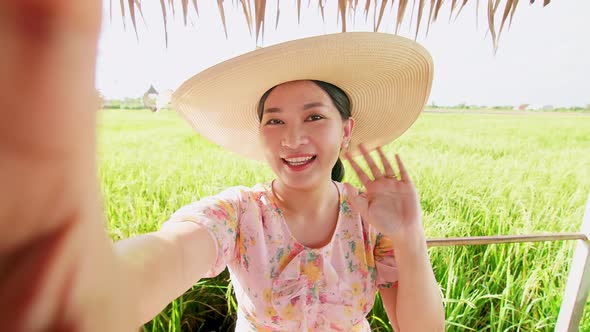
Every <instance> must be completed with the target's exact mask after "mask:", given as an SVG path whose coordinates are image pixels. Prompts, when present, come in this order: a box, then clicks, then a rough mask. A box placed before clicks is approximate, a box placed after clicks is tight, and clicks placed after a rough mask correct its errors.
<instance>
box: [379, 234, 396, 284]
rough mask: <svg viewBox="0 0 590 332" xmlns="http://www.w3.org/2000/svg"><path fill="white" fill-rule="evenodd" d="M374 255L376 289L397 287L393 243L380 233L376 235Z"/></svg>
mask: <svg viewBox="0 0 590 332" xmlns="http://www.w3.org/2000/svg"><path fill="white" fill-rule="evenodd" d="M374 255H375V268H376V270H377V275H376V280H375V282H376V284H377V287H379V288H391V287H397V279H398V276H397V264H396V262H395V253H394V251H393V242H392V241H391V240H390V239H389V238H388V237H386V236H384V235H383V234H381V233H377V237H376V240H375V248H374Z"/></svg>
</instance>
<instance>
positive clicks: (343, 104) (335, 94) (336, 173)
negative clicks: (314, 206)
mask: <svg viewBox="0 0 590 332" xmlns="http://www.w3.org/2000/svg"><path fill="white" fill-rule="evenodd" d="M310 81H311V82H313V83H315V84H316V85H317V86H319V87H320V88H321V89H322V90H324V92H326V93H327V94H328V96H330V99H331V100H332V103H334V106H335V107H336V109H337V110H338V113H340V116H341V117H342V120H348V119H349V118H350V117H351V103H350V99H349V98H348V96H347V95H346V93H345V92H344V91H342V89H340V88H339V87H337V86H335V85H334V84H331V83H327V82H324V81H317V80H310ZM275 87H276V86H275ZM275 87H272V88H270V89H268V91H266V92H265V93H264V94H263V95H262V97H261V98H260V101H259V102H258V109H257V111H258V120H259V121H262V114H263V112H264V103H265V102H266V98H268V95H270V93H271V92H272V90H273V89H274V88H275ZM343 178H344V164H342V160H340V158H338V160H336V164H334V167H332V180H334V181H338V182H340V181H342V179H343Z"/></svg>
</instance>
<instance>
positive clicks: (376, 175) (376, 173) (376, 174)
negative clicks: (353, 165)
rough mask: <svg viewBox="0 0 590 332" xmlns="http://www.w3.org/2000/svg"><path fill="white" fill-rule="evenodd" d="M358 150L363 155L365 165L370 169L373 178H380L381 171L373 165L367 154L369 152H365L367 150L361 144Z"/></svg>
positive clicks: (373, 162)
mask: <svg viewBox="0 0 590 332" xmlns="http://www.w3.org/2000/svg"><path fill="white" fill-rule="evenodd" d="M359 149H360V150H361V153H362V154H363V157H364V158H365V161H366V162H367V165H369V169H371V173H373V177H374V178H375V179H377V178H380V177H382V176H383V174H382V173H381V170H380V169H379V167H377V165H376V164H375V161H374V160H373V158H372V157H371V155H370V154H369V151H367V148H366V147H365V146H364V145H363V144H360V145H359Z"/></svg>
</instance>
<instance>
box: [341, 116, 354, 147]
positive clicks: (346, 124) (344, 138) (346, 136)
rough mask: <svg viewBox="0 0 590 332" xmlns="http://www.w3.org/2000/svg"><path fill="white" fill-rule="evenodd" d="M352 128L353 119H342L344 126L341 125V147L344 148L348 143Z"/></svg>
mask: <svg viewBox="0 0 590 332" xmlns="http://www.w3.org/2000/svg"><path fill="white" fill-rule="evenodd" d="M353 128H354V119H353V118H352V117H350V118H348V119H346V120H344V127H343V131H344V132H343V134H344V135H343V136H342V148H343V149H346V147H347V146H348V144H349V143H350V138H351V136H352V129H353Z"/></svg>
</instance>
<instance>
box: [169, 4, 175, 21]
mask: <svg viewBox="0 0 590 332" xmlns="http://www.w3.org/2000/svg"><path fill="white" fill-rule="evenodd" d="M168 6H170V8H172V17H173V18H174V17H176V10H175V9H174V0H168Z"/></svg>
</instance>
